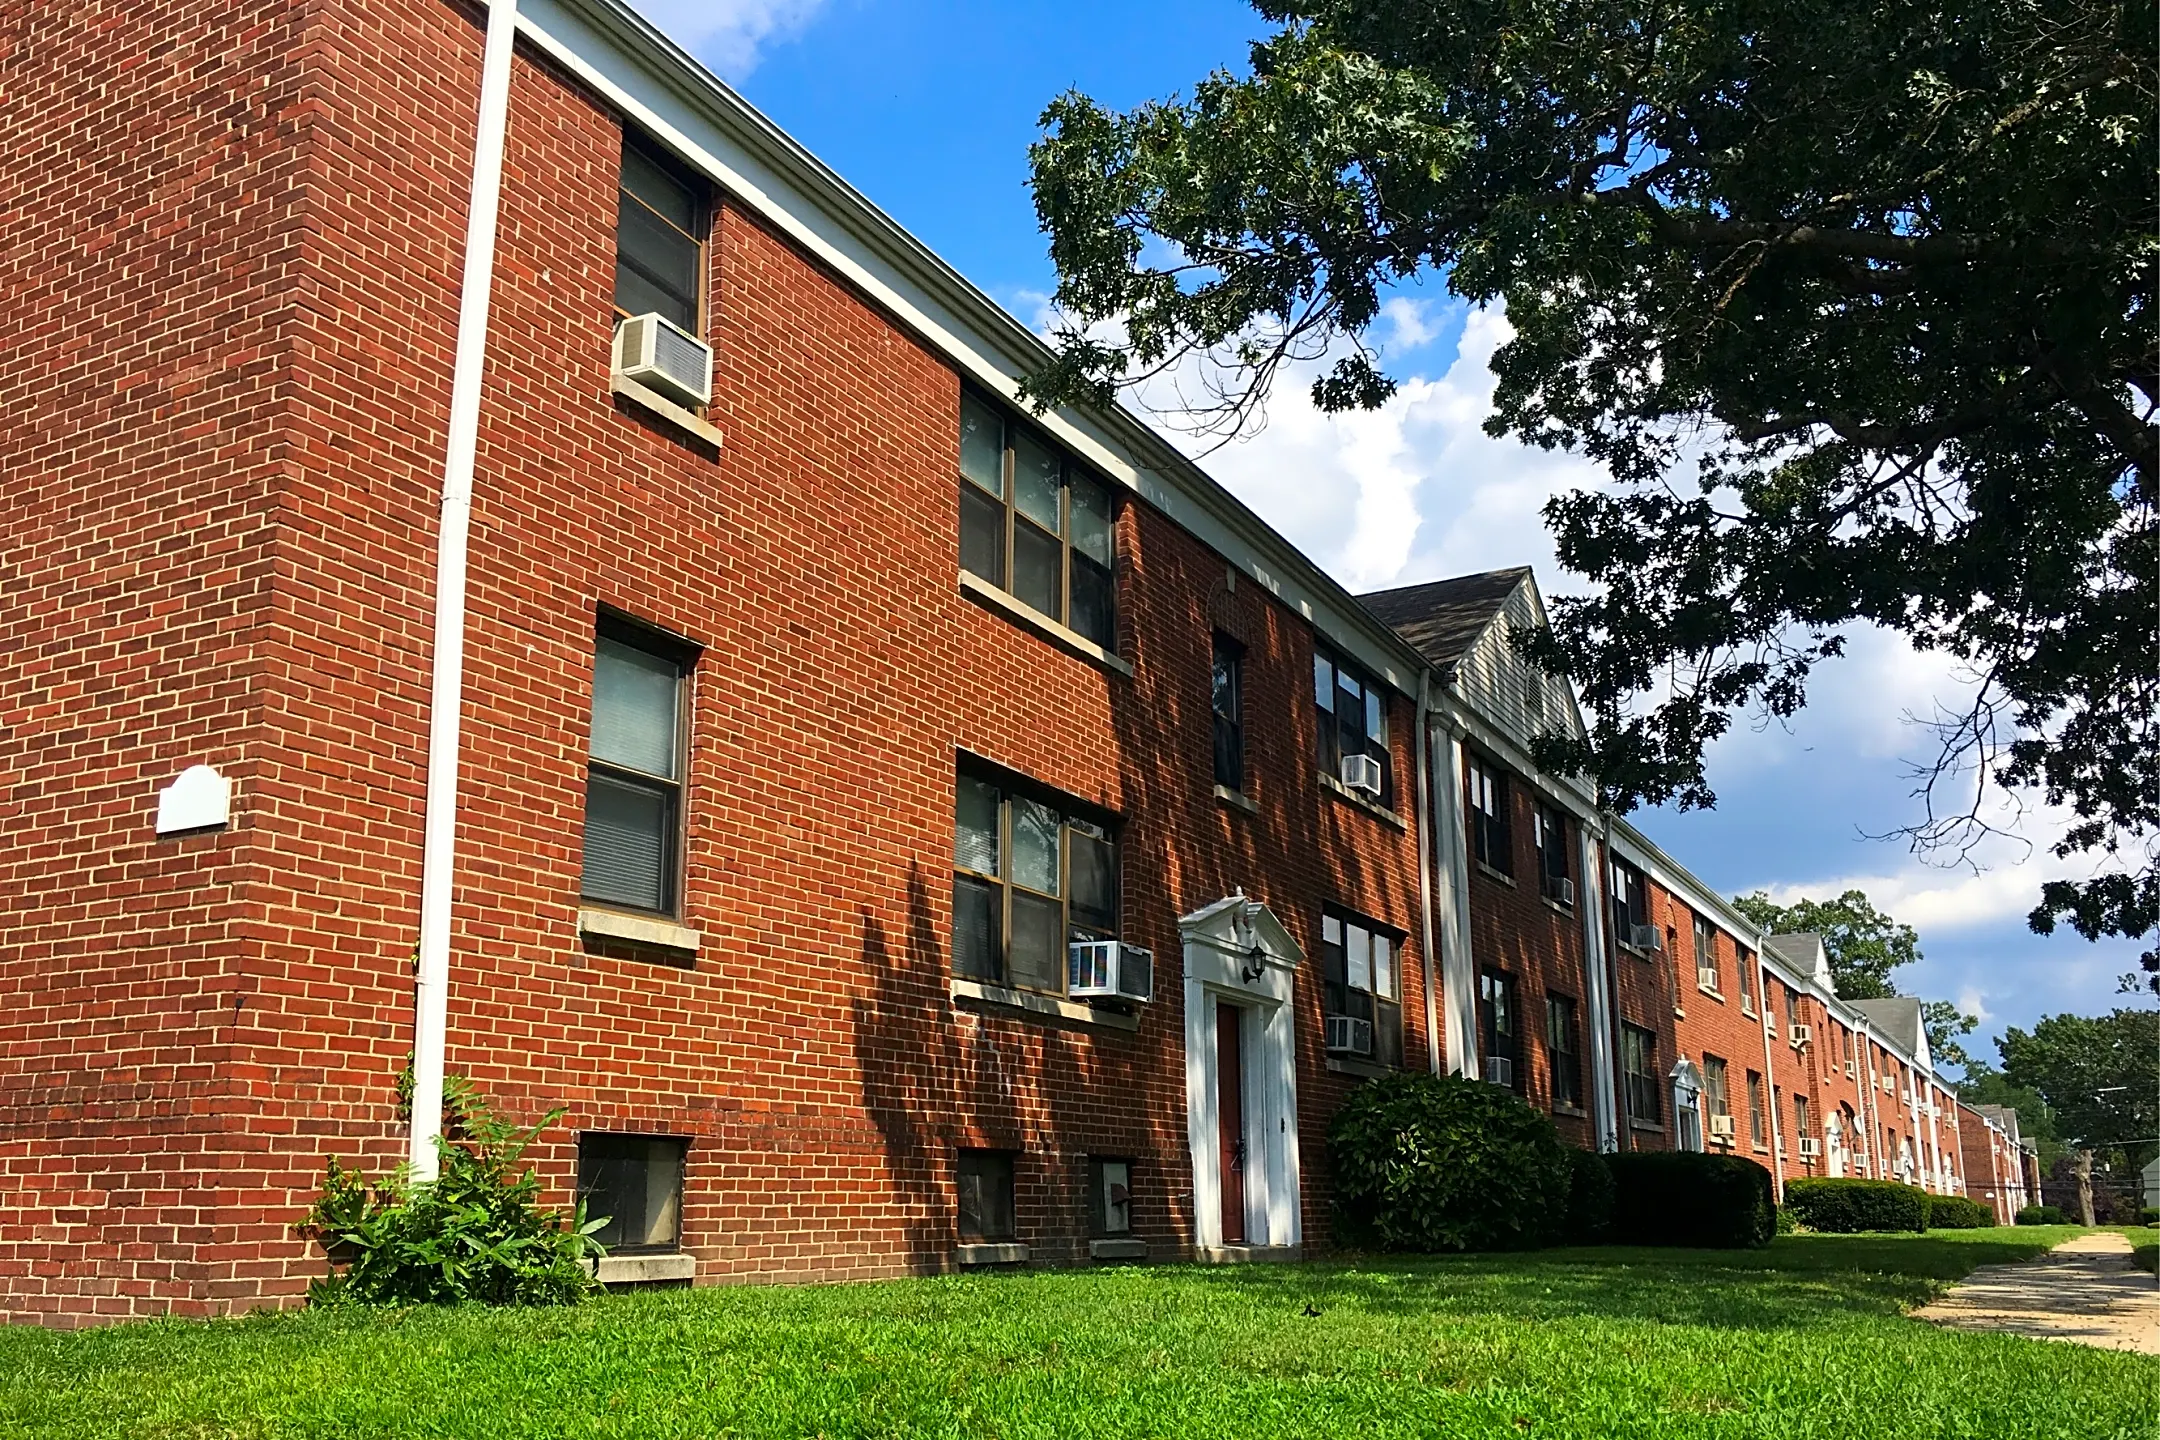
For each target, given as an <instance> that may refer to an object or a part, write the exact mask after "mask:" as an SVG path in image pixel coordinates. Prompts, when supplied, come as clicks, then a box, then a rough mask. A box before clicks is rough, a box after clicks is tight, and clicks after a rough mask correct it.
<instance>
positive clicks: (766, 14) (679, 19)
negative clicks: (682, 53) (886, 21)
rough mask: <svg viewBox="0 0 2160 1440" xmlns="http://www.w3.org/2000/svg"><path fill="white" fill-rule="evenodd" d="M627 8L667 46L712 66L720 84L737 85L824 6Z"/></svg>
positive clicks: (664, 3) (656, 1) (715, 2)
mask: <svg viewBox="0 0 2160 1440" xmlns="http://www.w3.org/2000/svg"><path fill="white" fill-rule="evenodd" d="M631 3H632V4H633V5H634V6H635V7H636V8H637V11H638V13H639V14H641V15H643V16H644V17H645V18H646V19H648V20H650V21H652V23H653V24H655V25H657V26H658V27H660V29H661V30H662V31H663V32H665V33H666V35H667V37H668V38H669V39H670V40H673V41H674V42H675V43H676V44H678V45H680V46H682V47H683V49H685V50H688V51H690V52H691V53H692V54H694V55H696V56H697V57H698V59H700V60H702V61H704V62H705V63H706V64H707V65H709V66H711V67H712V69H713V70H714V72H715V73H717V74H718V75H719V76H720V77H721V78H722V79H725V80H730V81H739V80H741V79H742V78H743V77H744V76H746V75H748V74H749V73H750V72H751V71H752V70H755V69H756V68H757V62H758V59H759V56H760V54H761V51H762V47H764V46H765V45H766V44H768V43H769V42H773V41H778V40H785V39H789V38H791V37H792V36H794V35H797V34H800V33H801V31H802V29H803V27H804V26H806V25H808V24H809V23H810V20H811V18H812V17H813V16H815V15H816V14H817V12H818V11H819V10H820V9H821V8H822V7H823V5H824V0H631Z"/></svg>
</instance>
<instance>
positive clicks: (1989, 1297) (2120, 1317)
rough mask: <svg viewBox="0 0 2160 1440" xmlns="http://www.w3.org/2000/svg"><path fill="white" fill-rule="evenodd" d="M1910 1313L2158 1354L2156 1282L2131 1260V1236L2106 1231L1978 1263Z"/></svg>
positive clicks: (1965, 1326)
mask: <svg viewBox="0 0 2160 1440" xmlns="http://www.w3.org/2000/svg"><path fill="white" fill-rule="evenodd" d="M1913 1315H1914V1317H1915V1318H1916V1319H1920V1320H1932V1321H1934V1322H1935V1323H1936V1324H1938V1325H1949V1326H1953V1327H1955V1328H1957V1329H1960V1330H2002V1331H2006V1332H2008V1333H2010V1334H2012V1335H2030V1336H2033V1337H2034V1338H2035V1339H2040V1340H2070V1341H2075V1342H2076V1343H2078V1344H2080V1345H2097V1346H2099V1347H2101V1348H2102V1349H2105V1350H2135V1351H2137V1352H2138V1353H2139V1354H2142V1355H2160V1281H2156V1280H2155V1279H2154V1278H2153V1277H2152V1276H2151V1275H2148V1274H2146V1273H2145V1272H2144V1271H2143V1270H2139V1269H2137V1268H2136V1267H2135V1266H2133V1265H2131V1263H2130V1241H2129V1240H2128V1239H2127V1238H2126V1237H2124V1236H2122V1235H2119V1234H2116V1233H2115V1232H2113V1231H2109V1230H2098V1231H2094V1232H2093V1233H2092V1234H2090V1235H2080V1236H2078V1237H2077V1238H2076V1239H2074V1240H2065V1241H2064V1242H2063V1243H2062V1244H2060V1245H2058V1246H2056V1247H2055V1248H2054V1249H2053V1250H2051V1251H2049V1252H2048V1253H2047V1254H2045V1255H2043V1256H2041V1257H2040V1258H2039V1259H2037V1260H2027V1261H2025V1262H2024V1263H2022V1264H2018V1265H1983V1266H1981V1267H1980V1268H1979V1269H1978V1270H1975V1271H1973V1273H1972V1274H1971V1275H1970V1276H1968V1277H1967V1278H1966V1279H1965V1281H1964V1282H1963V1283H1962V1284H1959V1285H1956V1286H1953V1287H1952V1288H1951V1290H1950V1291H1949V1293H1948V1294H1946V1295H1944V1296H1943V1297H1942V1298H1941V1299H1940V1300H1937V1301H1935V1302H1934V1303H1933V1304H1931V1305H1926V1306H1923V1307H1921V1308H1920V1309H1918V1310H1915V1311H1914V1312H1913Z"/></svg>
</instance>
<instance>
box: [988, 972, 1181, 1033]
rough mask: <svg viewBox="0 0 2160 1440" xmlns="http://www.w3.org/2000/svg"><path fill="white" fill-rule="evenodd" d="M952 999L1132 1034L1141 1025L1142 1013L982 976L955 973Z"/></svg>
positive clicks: (1019, 1013) (1031, 1016) (1006, 1011)
mask: <svg viewBox="0 0 2160 1440" xmlns="http://www.w3.org/2000/svg"><path fill="white" fill-rule="evenodd" d="M952 1003H953V1004H954V1005H955V1006H956V1007H959V1008H962V1009H968V1010H993V1011H1002V1012H1004V1013H1007V1014H1018V1015H1021V1016H1024V1017H1027V1018H1029V1019H1040V1020H1050V1021H1059V1022H1062V1023H1064V1024H1068V1025H1084V1026H1087V1027H1088V1028H1090V1029H1095V1030H1118V1031H1123V1032H1125V1033H1126V1034H1131V1033H1132V1032H1134V1031H1136V1030H1138V1029H1139V1028H1140V1017H1139V1016H1138V1015H1127V1014H1122V1013H1120V1012H1118V1011H1116V1010H1104V1009H1099V1008H1097V1007H1096V1006H1093V1005H1089V1004H1086V1003H1085V1002H1083V1001H1079V1000H1064V999H1060V998H1059V997H1058V996H1055V995H1042V994H1038V993H1037V992H1035V991H1033V990H1015V989H1013V988H1011V987H1010V986H1006V985H991V984H988V983H986V982H985V981H981V980H962V979H960V978H958V977H955V978H954V979H953V981H952Z"/></svg>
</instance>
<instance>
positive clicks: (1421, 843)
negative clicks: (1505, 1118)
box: [1412, 670, 1440, 1075]
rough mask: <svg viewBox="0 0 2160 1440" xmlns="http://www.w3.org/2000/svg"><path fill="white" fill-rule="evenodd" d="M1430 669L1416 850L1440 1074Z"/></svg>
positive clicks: (1420, 744)
mask: <svg viewBox="0 0 2160 1440" xmlns="http://www.w3.org/2000/svg"><path fill="white" fill-rule="evenodd" d="M1431 730H1432V672H1431V671H1430V670H1420V671H1418V687H1417V728H1416V730H1415V731H1413V732H1412V733H1413V735H1414V736H1415V739H1416V744H1417V851H1418V857H1417V859H1418V870H1417V888H1418V915H1419V919H1420V920H1422V921H1423V923H1424V926H1425V944H1424V950H1425V1064H1426V1068H1427V1069H1429V1070H1430V1071H1432V1073H1433V1074H1435V1075H1437V1074H1439V1073H1440V997H1439V996H1437V995H1435V994H1434V993H1433V977H1434V975H1435V974H1436V973H1437V971H1436V967H1435V966H1434V965H1433V915H1432V907H1433V893H1432V892H1433V887H1432V866H1433V864H1434V857H1433V848H1432V839H1433V837H1432V757H1431V745H1432V734H1431Z"/></svg>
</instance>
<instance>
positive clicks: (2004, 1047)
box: [1996, 1010, 2160, 1170]
mask: <svg viewBox="0 0 2160 1440" xmlns="http://www.w3.org/2000/svg"><path fill="white" fill-rule="evenodd" d="M1996 1043H1997V1046H1998V1048H1999V1049H2000V1050H2001V1051H2002V1062H2003V1064H2002V1076H2003V1080H2004V1082H2005V1083H2006V1084H2007V1085H2009V1086H2012V1087H2017V1088H2022V1089H2025V1090H2030V1091H2031V1092H2033V1093H2034V1094H2035V1095H2038V1096H2039V1097H2040V1098H2041V1099H2042V1100H2044V1101H2046V1102H2047V1105H2048V1108H2049V1110H2050V1111H2052V1112H2053V1119H2054V1128H2055V1131H2056V1133H2057V1134H2058V1135H2060V1136H2061V1138H2062V1140H2063V1142H2064V1143H2065V1144H2067V1145H2074V1146H2082V1147H2085V1148H2088V1149H2092V1150H2098V1151H2103V1152H2113V1153H2115V1154H2118V1155H2120V1156H2122V1157H2123V1158H2124V1160H2125V1161H2126V1162H2127V1164H2128V1167H2129V1168H2130V1169H2132V1170H2136V1169H2138V1168H2139V1167H2141V1166H2143V1165H2144V1164H2145V1162H2146V1161H2148V1160H2150V1159H2152V1158H2153V1156H2154V1154H2155V1153H2160V1012H2156V1011H2152V1010H2115V1011H2111V1012H2110V1013H2108V1014H2106V1015H2098V1016H2085V1015H2049V1016H2047V1017H2045V1018H2044V1019H2042V1020H2041V1021H2040V1022H2039V1023H2037V1024H2035V1025H2034V1026H2033V1028H2032V1030H2031V1032H2030V1033H2027V1032H2026V1031H2023V1030H2019V1029H2016V1028H2012V1029H2009V1030H2006V1031H2004V1032H2003V1037H2002V1039H2001V1040H2000V1041H1998V1042H1996ZM2022 1113H2023V1111H2022V1109H2021V1110H2020V1114H2022Z"/></svg>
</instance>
